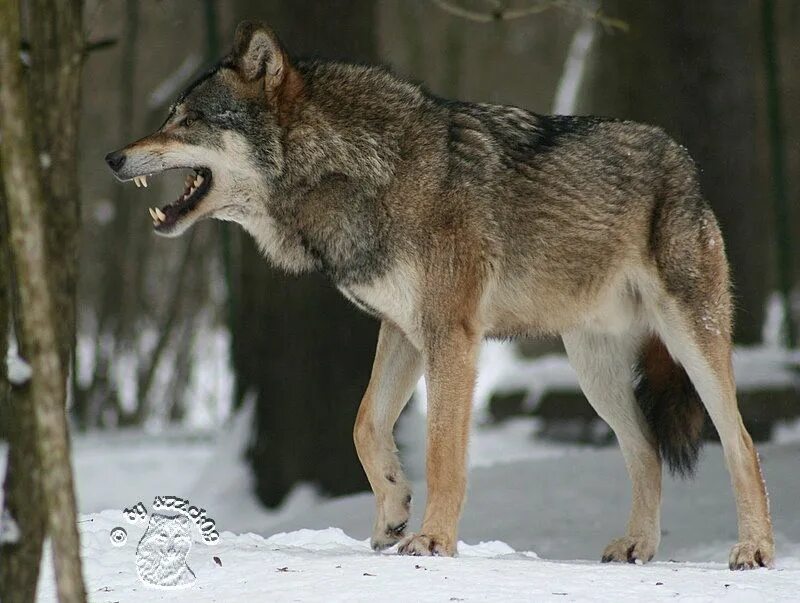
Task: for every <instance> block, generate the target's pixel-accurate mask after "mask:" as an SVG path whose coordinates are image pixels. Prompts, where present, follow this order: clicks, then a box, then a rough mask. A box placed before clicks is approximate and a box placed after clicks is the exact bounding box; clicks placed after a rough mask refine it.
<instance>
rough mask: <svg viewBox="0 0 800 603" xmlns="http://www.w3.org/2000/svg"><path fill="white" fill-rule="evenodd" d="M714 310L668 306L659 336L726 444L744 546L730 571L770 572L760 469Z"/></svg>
mask: <svg viewBox="0 0 800 603" xmlns="http://www.w3.org/2000/svg"><path fill="white" fill-rule="evenodd" d="M710 308H713V306H710V305H709V304H692V305H688V304H680V303H679V302H677V301H671V302H665V303H663V304H661V312H660V318H661V319H660V322H661V324H660V326H659V331H660V332H661V336H662V339H663V340H664V342H665V343H666V345H667V348H668V349H669V351H670V354H672V355H673V356H674V357H675V358H676V359H677V360H678V361H679V362H680V363H681V364H682V365H683V366H684V368H685V369H686V372H687V373H688V375H689V378H690V379H691V380H692V383H693V384H694V386H695V388H696V389H697V392H698V394H700V398H701V399H702V401H703V404H704V405H705V407H706V409H707V410H708V414H709V416H710V417H711V420H712V421H713V423H714V427H716V429H717V432H718V433H719V438H720V441H721V442H722V448H723V451H724V453H725V462H726V464H727V466H728V471H729V472H730V474H731V481H732V483H733V490H734V494H735V497H736V512H737V516H738V523H739V542H738V544H736V545H735V546H734V547H733V549H732V550H731V553H730V558H729V564H730V567H731V569H747V568H752V567H758V566H771V565H772V563H773V561H774V558H775V545H774V541H773V535H772V523H771V521H770V516H769V504H768V502H767V493H766V487H765V485H764V479H763V477H762V474H761V465H760V463H759V459H758V453H757V452H756V450H755V447H754V446H753V441H752V439H751V438H750V435H749V434H748V433H747V430H746V429H745V427H744V424H743V423H742V417H741V415H740V414H739V408H738V404H737V402H736V386H735V383H734V378H733V367H732V365H731V340H730V336H729V335H728V328H727V324H726V321H725V320H724V319H722V318H719V317H717V316H715V312H713V310H711V309H710Z"/></svg>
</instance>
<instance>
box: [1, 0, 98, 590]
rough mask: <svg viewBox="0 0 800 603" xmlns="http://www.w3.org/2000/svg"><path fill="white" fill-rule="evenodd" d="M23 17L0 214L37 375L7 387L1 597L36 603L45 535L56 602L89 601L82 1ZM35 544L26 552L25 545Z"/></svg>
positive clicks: (5, 14) (6, 114) (13, 1)
mask: <svg viewBox="0 0 800 603" xmlns="http://www.w3.org/2000/svg"><path fill="white" fill-rule="evenodd" d="M29 8H30V11H29V15H30V27H29V32H30V46H31V64H32V68H31V70H30V73H29V77H28V78H27V81H26V78H25V76H24V74H23V67H22V62H21V60H20V57H19V50H20V48H21V35H20V29H21V18H20V9H19V0H1V1H0V76H1V77H0V80H2V82H3V85H2V87H1V88H0V128H1V129H2V132H3V136H2V140H1V141H0V157H1V158H2V173H3V181H4V187H5V196H6V203H5V207H4V212H5V213H6V216H7V222H8V226H7V230H8V238H7V241H8V247H9V250H10V254H9V255H10V257H11V261H12V264H13V269H14V276H15V288H16V292H17V294H18V296H19V301H20V303H19V304H18V308H17V313H18V321H17V322H18V325H19V330H18V332H17V338H18V340H19V347H20V350H21V352H22V354H23V355H24V356H25V357H26V359H27V360H28V361H29V362H30V365H31V367H32V371H33V374H32V378H31V379H30V381H28V382H26V383H15V384H14V385H15V389H17V388H19V389H21V390H22V392H21V393H22V396H23V399H24V401H25V402H26V403H27V406H26V407H20V406H17V407H15V408H14V411H13V413H12V420H14V421H15V422H14V423H13V424H12V425H10V426H9V431H10V432H13V433H14V437H13V439H12V441H11V442H10V445H11V447H12V448H11V451H10V454H9V466H8V469H7V476H6V482H5V502H4V504H5V508H6V510H7V511H8V512H10V514H11V516H12V517H13V518H14V519H15V520H16V522H17V523H18V525H19V529H20V531H21V538H20V539H18V540H17V542H4V543H3V544H2V549H1V550H0V599H2V600H3V601H28V600H33V595H34V593H35V588H36V579H37V574H38V566H39V558H40V555H41V543H42V538H43V536H44V533H45V531H46V533H47V534H49V536H50V538H51V540H52V543H53V559H54V564H55V575H56V582H57V590H58V596H59V599H60V600H61V601H62V602H73V601H74V602H80V601H85V600H86V594H85V589H84V586H83V578H82V575H81V563H80V555H79V553H80V542H79V537H78V529H77V525H76V514H77V511H76V504H75V494H74V488H73V480H72V468H71V466H70V461H69V459H70V451H69V439H68V435H67V418H66V384H67V374H68V369H69V358H70V351H71V349H72V347H73V341H74V307H75V306H74V288H75V279H76V270H77V264H76V247H75V242H76V232H77V215H78V212H77V207H78V205H77V179H76V176H75V169H74V168H75V164H74V161H75V158H76V156H77V153H76V143H77V117H78V107H79V100H80V96H79V86H80V69H81V62H82V58H83V52H84V46H83V34H82V22H81V18H82V3H81V2H80V1H78V0H72V1H69V2H57V1H55V0H33V1H32V2H31V3H30V7H29ZM32 92H35V94H32ZM31 109H33V111H31ZM4 239H5V237H4ZM15 401H16V399H15ZM31 534H32V535H33V537H34V540H33V543H32V546H29V544H30V543H28V542H26V540H25V539H26V538H27V537H28V536H29V535H31Z"/></svg>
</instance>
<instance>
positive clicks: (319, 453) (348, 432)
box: [233, 0, 378, 505]
mask: <svg viewBox="0 0 800 603" xmlns="http://www.w3.org/2000/svg"><path fill="white" fill-rule="evenodd" d="M235 6H237V8H239V9H240V10H239V11H238V13H239V14H238V15H237V17H240V18H250V19H252V18H263V19H265V20H266V21H267V22H268V23H270V25H272V26H273V27H274V28H275V29H276V31H277V32H278V35H280V36H282V37H283V38H284V39H285V40H286V43H287V45H288V49H289V51H290V52H292V53H294V54H298V55H299V56H306V55H311V56H318V57H323V58H332V59H349V60H355V61H367V62H370V61H371V62H374V61H376V60H377V40H376V39H375V6H376V3H375V2H374V0H357V1H356V0H354V1H352V2H347V3H344V4H342V5H340V4H339V3H335V2H314V1H313V0H299V1H297V2H293V3H285V2H284V3H261V2H252V1H251V0H242V1H240V2H238V3H237V5H235ZM240 265H241V268H240V272H239V289H238V291H235V292H234V295H235V297H236V299H238V300H239V301H238V306H239V308H238V312H237V319H236V321H235V323H234V328H233V335H234V367H235V370H236V374H237V379H238V387H239V392H240V395H241V394H244V393H246V392H253V393H254V394H255V395H256V396H257V404H256V425H255V437H254V442H253V446H252V449H251V460H252V463H253V469H254V473H255V477H256V492H257V494H258V495H259V497H260V499H261V500H262V501H264V502H265V503H266V504H268V505H276V504H278V503H279V502H280V501H281V500H282V499H283V497H284V496H285V495H286V493H287V492H288V491H289V490H290V489H291V488H292V486H293V485H294V484H296V483H298V482H302V481H309V482H313V483H316V484H317V485H319V486H320V488H321V489H322V490H323V491H325V492H326V493H328V494H345V493H350V492H356V491H359V490H363V489H366V488H367V487H368V484H367V481H366V477H365V476H364V472H363V470H362V469H361V466H360V464H359V463H358V459H357V457H356V453H355V447H354V446H353V439H352V432H353V423H354V421H355V416H356V411H357V408H358V404H359V401H360V400H361V396H362V395H363V393H364V390H365V389H366V386H367V382H368V380H369V374H370V368H371V366H372V358H373V355H374V351H375V344H376V342H377V330H378V325H377V322H376V321H375V320H373V319H372V318H370V317H367V316H366V315H364V314H362V313H360V312H359V311H358V310H356V309H355V307H353V306H352V305H351V304H350V303H349V302H348V301H346V300H345V299H344V298H343V297H342V296H341V294H340V293H339V292H338V291H336V290H335V289H334V288H333V287H332V286H331V285H330V284H329V283H327V282H326V280H325V279H324V278H323V277H322V276H320V275H318V274H312V275H305V276H302V277H300V278H289V277H287V276H285V275H283V274H280V273H278V272H277V271H275V270H273V269H271V268H270V267H269V265H268V264H267V262H266V260H265V259H264V258H263V257H262V256H261V254H260V253H259V252H258V251H257V250H256V248H255V245H253V244H252V242H251V241H250V240H249V239H244V240H242V252H241V262H240Z"/></svg>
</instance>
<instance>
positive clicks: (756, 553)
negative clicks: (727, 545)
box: [728, 541, 775, 570]
mask: <svg viewBox="0 0 800 603" xmlns="http://www.w3.org/2000/svg"><path fill="white" fill-rule="evenodd" d="M774 562H775V546H774V545H773V544H772V542H769V541H762V542H758V543H757V542H754V541H745V542H738V543H736V544H735V545H734V546H733V548H732V549H731V554H730V557H728V566H729V567H730V568H731V569H732V570H745V569H753V568H756V567H772V565H773V563H774Z"/></svg>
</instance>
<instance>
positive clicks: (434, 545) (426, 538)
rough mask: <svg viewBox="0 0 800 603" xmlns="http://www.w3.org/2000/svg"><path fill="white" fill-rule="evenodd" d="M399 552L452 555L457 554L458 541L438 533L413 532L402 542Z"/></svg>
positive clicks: (419, 554) (422, 554) (402, 553)
mask: <svg viewBox="0 0 800 603" xmlns="http://www.w3.org/2000/svg"><path fill="white" fill-rule="evenodd" d="M397 553H398V554H400V555H414V556H417V557H429V556H431V555H438V556H442V557H452V556H453V555H455V554H456V542H455V539H454V538H448V537H446V536H443V535H438V534H411V535H410V536H409V537H408V538H406V539H405V540H403V542H401V543H400V546H399V547H398V549H397Z"/></svg>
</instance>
